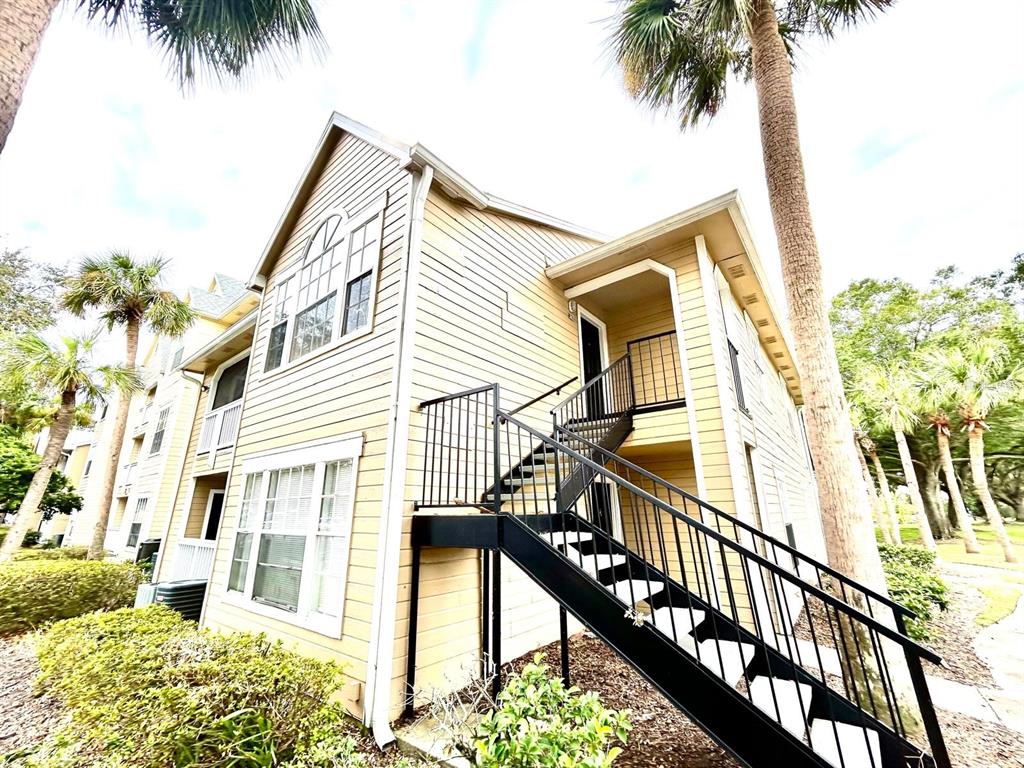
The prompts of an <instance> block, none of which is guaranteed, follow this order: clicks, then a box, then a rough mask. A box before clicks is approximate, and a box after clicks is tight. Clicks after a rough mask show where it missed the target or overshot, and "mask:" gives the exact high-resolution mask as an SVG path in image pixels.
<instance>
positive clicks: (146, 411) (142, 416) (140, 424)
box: [131, 403, 153, 437]
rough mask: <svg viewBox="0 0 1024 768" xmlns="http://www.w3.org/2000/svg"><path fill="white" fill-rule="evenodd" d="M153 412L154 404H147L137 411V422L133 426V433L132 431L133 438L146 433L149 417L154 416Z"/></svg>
mask: <svg viewBox="0 0 1024 768" xmlns="http://www.w3.org/2000/svg"><path fill="white" fill-rule="evenodd" d="M152 412H153V404H152V403H146V404H145V405H140V406H139V407H138V408H137V409H136V410H135V422H134V423H133V424H132V431H131V434H132V437H136V436H138V435H139V434H141V433H143V432H145V431H146V426H147V425H148V424H149V417H150V416H151V415H152Z"/></svg>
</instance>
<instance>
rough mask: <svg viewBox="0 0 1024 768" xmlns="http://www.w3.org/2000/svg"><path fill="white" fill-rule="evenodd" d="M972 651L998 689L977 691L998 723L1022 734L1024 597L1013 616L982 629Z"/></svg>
mask: <svg viewBox="0 0 1024 768" xmlns="http://www.w3.org/2000/svg"><path fill="white" fill-rule="evenodd" d="M974 651H975V652H976V653H977V654H978V656H980V657H981V658H982V659H983V660H984V661H985V663H986V664H988V666H989V669H991V670H992V677H993V678H995V681H996V685H998V686H999V687H998V688H985V689H981V690H982V694H983V695H984V696H985V699H986V701H987V702H988V703H989V704H990V705H991V706H992V708H993V709H994V710H995V711H996V712H997V714H998V715H999V718H1000V722H1002V723H1003V724H1004V725H1006V726H1008V727H1010V728H1013V729H1014V730H1015V731H1019V732H1021V733H1024V597H1022V598H1021V599H1019V600H1018V601H1017V607H1016V609H1015V610H1014V611H1013V613H1011V614H1010V615H1009V616H1007V617H1006V618H1005V619H1003V620H1002V621H997V622H996V623H995V624H993V625H992V626H990V627H987V628H986V629H984V630H982V632H981V634H979V635H978V637H977V639H975V641H974ZM965 687H966V686H965Z"/></svg>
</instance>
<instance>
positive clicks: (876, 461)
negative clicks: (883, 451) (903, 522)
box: [871, 451, 903, 545]
mask: <svg viewBox="0 0 1024 768" xmlns="http://www.w3.org/2000/svg"><path fill="white" fill-rule="evenodd" d="M871 465H872V466H873V467H874V468H875V477H877V478H878V487H879V488H881V489H882V499H883V501H885V508H886V510H887V511H888V513H889V525H891V526H892V540H893V543H894V544H897V545H900V544H902V543H903V536H902V534H901V533H900V516H899V513H898V512H897V510H896V500H895V499H894V498H893V497H892V489H891V488H889V478H888V477H886V476H885V468H884V467H882V460H881V459H880V458H878V451H872V452H871Z"/></svg>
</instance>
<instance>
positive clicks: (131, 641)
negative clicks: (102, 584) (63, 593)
mask: <svg viewBox="0 0 1024 768" xmlns="http://www.w3.org/2000/svg"><path fill="white" fill-rule="evenodd" d="M38 655H39V667H40V676H39V679H38V681H37V688H38V690H39V692H40V693H46V694H49V695H52V696H55V697H57V698H58V699H60V700H61V701H62V702H63V703H64V705H65V706H66V707H67V708H68V709H69V711H70V714H71V719H70V721H69V722H68V723H67V724H66V725H65V726H63V727H62V728H61V729H60V730H58V731H57V732H56V733H55V734H53V735H52V736H51V738H50V739H49V740H48V741H47V742H46V743H45V744H44V745H43V746H42V747H40V748H38V749H35V750H33V751H31V752H29V753H27V754H23V755H21V756H19V757H18V759H17V761H15V762H14V763H13V765H17V766H26V767H31V768H58V766H59V767H60V768H64V766H67V765H74V766H75V767H76V768H101V767H102V768H108V766H118V767H119V768H129V767H137V768H151V767H152V766H172V765H173V766H176V768H186V767H188V766H191V767H193V768H200V767H201V768H239V767H242V766H244V767H248V766H253V767H254V768H258V767H262V766H266V767H267V768H271V767H272V766H275V767H276V766H279V767H280V768H357V767H358V766H362V765H364V764H365V763H364V761H363V758H362V756H361V755H359V754H358V753H357V752H356V751H355V743H354V742H353V740H352V739H351V738H350V737H349V736H347V735H346V733H348V732H350V728H348V727H347V726H346V725H345V722H344V712H343V710H342V709H341V707H340V706H339V705H338V704H335V703H331V698H332V696H334V694H336V693H337V692H338V690H339V689H340V687H341V685H342V683H343V675H342V670H341V668H340V667H339V666H338V665H337V664H334V663H333V662H324V661H317V660H314V659H310V658H306V657H304V656H300V655H298V654H296V653H292V652H290V651H287V650H285V649H284V648H283V647H282V645H281V644H280V643H271V642H269V641H268V640H267V639H266V638H265V637H264V636H263V635H253V634H249V633H234V634H230V635H221V634H217V633H214V632H211V631H209V630H205V629H198V628H196V627H195V625H194V624H192V623H191V622H187V621H185V620H184V619H182V618H181V617H180V616H179V615H178V614H177V613H175V612H174V611H172V610H170V609H168V608H166V607H165V606H159V605H153V606H149V607H147V608H141V609H134V608H126V609H122V610H117V611H111V612H108V613H95V614H91V615H89V616H81V617H78V618H75V619H70V620H68V621H63V622H60V623H59V624H55V625H54V626H53V627H51V628H50V629H49V631H47V633H46V634H45V635H44V636H43V637H42V638H41V639H40V641H39V643H38Z"/></svg>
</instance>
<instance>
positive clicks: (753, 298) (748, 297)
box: [743, 293, 760, 306]
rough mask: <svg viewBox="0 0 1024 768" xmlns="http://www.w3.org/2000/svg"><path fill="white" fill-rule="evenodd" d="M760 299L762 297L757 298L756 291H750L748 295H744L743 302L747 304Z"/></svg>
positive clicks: (754, 302) (755, 302)
mask: <svg viewBox="0 0 1024 768" xmlns="http://www.w3.org/2000/svg"><path fill="white" fill-rule="evenodd" d="M758 301H760V299H758V298H757V294H756V293H748V294H747V295H746V296H744V297H743V303H744V305H747V306H749V305H751V304H757V302H758Z"/></svg>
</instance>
